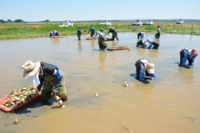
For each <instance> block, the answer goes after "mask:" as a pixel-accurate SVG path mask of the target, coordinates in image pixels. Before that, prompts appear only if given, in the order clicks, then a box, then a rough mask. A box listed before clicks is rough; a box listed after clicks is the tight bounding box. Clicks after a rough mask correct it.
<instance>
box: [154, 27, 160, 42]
mask: <svg viewBox="0 0 200 133" xmlns="http://www.w3.org/2000/svg"><path fill="white" fill-rule="evenodd" d="M160 34H161V29H160V26H158V29H157V33H156V35H155V38H156V39H159V38H160Z"/></svg>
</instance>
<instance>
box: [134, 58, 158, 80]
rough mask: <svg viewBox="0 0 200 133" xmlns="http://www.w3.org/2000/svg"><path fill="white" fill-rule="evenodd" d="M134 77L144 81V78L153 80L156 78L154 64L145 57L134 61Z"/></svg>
mask: <svg viewBox="0 0 200 133" xmlns="http://www.w3.org/2000/svg"><path fill="white" fill-rule="evenodd" d="M135 67H136V79H138V80H140V81H145V79H151V80H154V79H155V78H156V74H155V65H154V64H153V63H152V62H150V61H148V60H147V59H139V60H137V61H136V63H135Z"/></svg>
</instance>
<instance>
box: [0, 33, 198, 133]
mask: <svg viewBox="0 0 200 133" xmlns="http://www.w3.org/2000/svg"><path fill="white" fill-rule="evenodd" d="M86 37H89V36H88V35H85V36H82V37H81V38H82V40H81V41H78V39H77V36H64V37H63V38H57V39H50V38H47V37H44V38H31V39H17V40H1V41H0V53H1V54H0V55H1V56H0V64H1V65H0V73H1V78H0V83H1V84H0V88H1V89H0V96H1V97H3V96H4V95H7V94H10V92H11V91H12V90H16V89H18V88H21V87H25V86H28V85H30V84H31V83H30V82H28V81H27V79H24V78H23V77H22V72H23V70H22V67H21V66H22V64H23V63H24V62H25V61H26V60H29V59H30V60H32V61H34V62H36V61H43V62H48V63H52V64H56V65H58V66H59V67H60V68H61V70H62V71H63V72H64V73H65V76H66V88H67V93H68V101H67V102H65V103H64V104H65V108H58V103H57V102H56V101H55V99H54V98H51V99H50V100H49V101H50V102H51V103H52V105H45V104H43V103H42V102H41V100H40V99H39V100H36V101H34V102H32V103H30V104H29V105H26V106H24V107H21V108H20V109H18V110H16V111H13V112H11V113H5V112H3V111H0V121H1V122H0V132H1V133H27V132H29V133H35V132H38V133H47V132H48V133H55V132H63V133H65V132H69V133H78V132H82V133H88V132H90V133H92V132H93V133H94V132H95V133H188V132H191V133H199V132H200V57H198V56H197V57H196V59H195V62H194V66H192V67H190V69H186V68H180V67H179V66H178V64H179V61H180V57H179V56H180V54H179V52H180V50H181V49H183V48H197V49H198V50H199V51H200V45H199V42H200V37H199V36H194V35H193V36H190V35H179V34H161V37H160V40H159V43H160V47H159V49H151V50H148V49H142V48H138V47H136V42H137V33H131V32H128V33H119V35H118V37H119V41H109V42H106V43H107V45H108V47H111V46H128V47H129V48H130V51H128V50H120V51H108V50H105V51H99V46H98V41H97V40H93V41H91V40H86V39H85V38H86ZM146 38H152V39H153V38H154V34H146ZM140 58H146V59H148V60H150V61H152V62H154V64H155V65H156V76H157V77H156V79H155V80H154V81H149V82H148V83H145V84H144V83H142V82H140V81H138V80H136V79H135V75H136V68H135V62H136V61H137V60H138V59H140ZM124 81H125V82H126V83H127V84H128V87H125V86H124V84H123V82H124ZM16 119H17V121H18V122H17V124H15V121H16Z"/></svg>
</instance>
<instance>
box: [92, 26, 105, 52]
mask: <svg viewBox="0 0 200 133" xmlns="http://www.w3.org/2000/svg"><path fill="white" fill-rule="evenodd" d="M97 35H99V37H98V43H99V49H100V50H104V49H105V48H107V44H106V43H105V34H104V29H103V28H101V29H100V32H97V33H96V35H95V37H96V36H97Z"/></svg>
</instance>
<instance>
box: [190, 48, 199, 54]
mask: <svg viewBox="0 0 200 133" xmlns="http://www.w3.org/2000/svg"><path fill="white" fill-rule="evenodd" d="M196 55H198V51H197V49H196V48H193V49H192V51H191V56H196Z"/></svg>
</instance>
